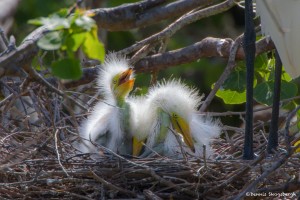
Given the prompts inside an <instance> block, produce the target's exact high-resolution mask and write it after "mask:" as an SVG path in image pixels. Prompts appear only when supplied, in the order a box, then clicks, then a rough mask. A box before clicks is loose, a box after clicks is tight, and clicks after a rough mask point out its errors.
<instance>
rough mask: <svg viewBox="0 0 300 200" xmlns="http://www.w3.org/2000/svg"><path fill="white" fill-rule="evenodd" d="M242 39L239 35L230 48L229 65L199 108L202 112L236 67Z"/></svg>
mask: <svg viewBox="0 0 300 200" xmlns="http://www.w3.org/2000/svg"><path fill="white" fill-rule="evenodd" d="M242 39H243V35H241V36H239V37H238V38H237V39H236V40H235V41H234V43H233V44H232V46H231V48H230V56H229V59H228V63H227V66H226V68H225V70H224V72H223V73H222V75H221V76H220V78H219V80H218V81H217V82H216V83H215V85H214V88H213V89H212V90H211V92H210V93H209V95H208V96H207V98H206V99H205V101H204V102H203V103H202V105H201V107H200V109H199V111H200V112H204V111H205V110H206V109H207V107H208V106H209V104H210V103H211V101H212V100H213V98H214V97H215V95H216V93H217V91H218V90H219V88H220V87H221V86H222V84H223V83H224V81H225V80H226V79H227V77H228V76H229V74H230V73H231V71H232V70H233V69H234V67H235V64H236V62H235V56H236V52H237V50H238V48H239V46H240V44H241V42H242Z"/></svg>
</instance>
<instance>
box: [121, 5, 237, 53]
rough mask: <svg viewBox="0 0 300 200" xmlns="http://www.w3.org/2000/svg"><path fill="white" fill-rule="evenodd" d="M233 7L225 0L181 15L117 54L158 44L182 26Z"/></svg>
mask: <svg viewBox="0 0 300 200" xmlns="http://www.w3.org/2000/svg"><path fill="white" fill-rule="evenodd" d="M234 5H235V1H234V0H227V1H225V2H223V3H220V4H217V5H213V6H211V7H208V8H205V9H202V10H199V11H195V12H192V13H189V14H186V15H183V16H182V17H181V18H179V19H178V20H176V21H175V22H174V23H172V24H170V25H169V26H168V27H167V28H165V29H164V30H162V31H161V32H159V33H156V34H154V35H152V36H150V37H148V38H146V39H144V40H142V41H139V42H137V43H136V44H134V45H132V46H130V47H128V48H125V49H123V50H121V51H119V52H118V53H119V54H129V53H132V52H134V51H137V50H138V49H140V48H142V47H143V46H144V45H147V44H150V43H154V42H158V41H161V40H164V39H166V38H169V37H171V36H172V35H174V34H175V33H176V32H177V31H179V30H180V29H181V28H183V27H184V26H186V25H188V24H191V23H193V22H196V21H198V20H200V19H203V18H207V17H210V16H213V15H216V14H219V13H222V12H225V11H227V10H229V9H230V8H232V7H233V6H234Z"/></svg>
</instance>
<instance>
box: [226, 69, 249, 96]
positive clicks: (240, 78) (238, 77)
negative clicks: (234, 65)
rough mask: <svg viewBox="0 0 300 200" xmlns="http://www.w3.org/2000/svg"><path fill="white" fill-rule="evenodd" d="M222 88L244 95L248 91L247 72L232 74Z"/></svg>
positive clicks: (240, 71)
mask: <svg viewBox="0 0 300 200" xmlns="http://www.w3.org/2000/svg"><path fill="white" fill-rule="evenodd" d="M222 86H223V89H224V90H232V91H237V92H239V93H242V92H243V91H245V89H246V71H245V70H239V71H234V72H232V73H231V74H230V75H229V77H228V78H227V79H226V81H225V82H224V83H223V85H222Z"/></svg>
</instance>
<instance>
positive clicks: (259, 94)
mask: <svg viewBox="0 0 300 200" xmlns="http://www.w3.org/2000/svg"><path fill="white" fill-rule="evenodd" d="M273 88H274V81H267V82H263V83H260V84H258V85H257V86H256V87H255V88H254V99H255V100H256V101H258V102H260V103H262V104H266V105H272V103H273V90H274V89H273ZM297 92H298V87H297V85H296V84H294V83H291V82H286V81H282V82H281V91H280V99H281V100H282V99H288V98H292V97H294V96H296V94H297Z"/></svg>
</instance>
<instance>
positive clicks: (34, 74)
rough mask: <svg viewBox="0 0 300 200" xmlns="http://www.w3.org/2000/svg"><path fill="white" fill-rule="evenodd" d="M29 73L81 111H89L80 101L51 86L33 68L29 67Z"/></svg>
mask: <svg viewBox="0 0 300 200" xmlns="http://www.w3.org/2000/svg"><path fill="white" fill-rule="evenodd" d="M29 71H30V73H31V74H32V75H33V76H34V77H35V78H36V79H37V81H39V82H41V83H42V84H43V85H45V86H46V87H47V88H48V89H50V90H51V91H53V92H55V93H57V94H58V95H60V96H62V97H65V98H67V99H69V100H70V101H73V102H74V103H75V104H76V105H77V106H79V107H80V108H81V109H83V110H85V111H86V110H87V108H86V107H85V106H83V105H82V104H81V103H79V102H78V101H76V100H75V99H74V98H71V97H69V96H68V95H66V94H65V93H64V92H63V91H61V90H59V89H57V88H55V87H54V86H53V85H51V84H50V83H49V82H48V81H47V80H46V79H44V78H43V77H42V76H41V75H40V74H39V73H38V72H37V71H35V70H34V69H33V68H31V67H29Z"/></svg>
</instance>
